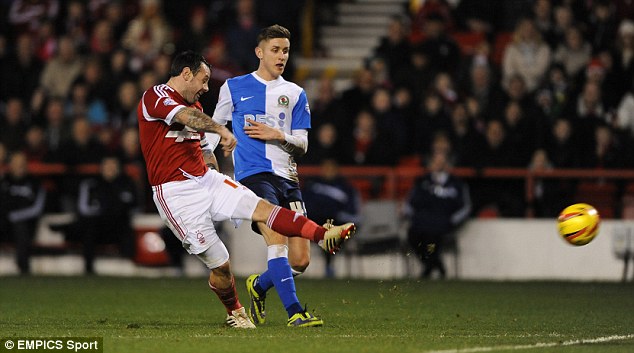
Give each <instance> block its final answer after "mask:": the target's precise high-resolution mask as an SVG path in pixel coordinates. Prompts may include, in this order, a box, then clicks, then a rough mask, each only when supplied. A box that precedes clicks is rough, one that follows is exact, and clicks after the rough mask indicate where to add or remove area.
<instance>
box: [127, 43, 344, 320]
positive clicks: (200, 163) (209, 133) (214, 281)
mask: <svg viewBox="0 0 634 353" xmlns="http://www.w3.org/2000/svg"><path fill="white" fill-rule="evenodd" d="M210 77H211V65H209V63H207V61H206V60H205V59H204V57H203V56H202V55H200V54H197V53H194V52H191V51H187V52H183V53H180V54H178V55H177V56H176V57H175V58H174V60H173V62H172V66H171V69H170V79H169V80H168V82H167V83H166V84H160V85H157V86H154V87H151V88H150V89H148V90H147V91H146V92H145V93H144V94H143V97H142V98H141V102H139V106H138V108H137V116H138V122H139V140H140V143H141V150H142V151H143V156H144V158H145V162H146V166H147V173H148V179H149V182H150V185H152V191H153V198H154V203H155V204H156V207H157V209H158V211H159V214H160V216H161V218H162V219H163V221H164V222H165V224H166V225H167V226H168V227H169V228H170V229H171V230H172V232H173V233H174V235H175V236H177V237H178V238H179V239H180V240H181V242H182V243H183V247H184V248H185V250H187V252H189V253H190V254H193V255H196V256H197V257H198V258H199V259H200V260H201V261H202V262H203V263H205V265H206V266H207V268H209V269H210V274H209V287H210V288H211V289H212V290H213V291H214V292H215V293H216V294H217V295H218V297H219V298H220V301H221V302H222V303H223V304H224V305H225V308H226V309H227V317H226V323H227V324H228V325H229V326H231V327H237V328H255V325H253V323H252V322H251V321H250V320H249V318H248V316H247V314H246V312H245V310H244V307H243V306H242V304H240V301H239V299H238V295H237V293H236V289H235V281H234V278H233V274H232V272H231V267H230V265H229V253H228V251H227V248H226V247H225V245H224V244H223V243H222V241H221V240H220V239H219V238H218V234H217V233H216V229H215V228H214V223H213V222H214V221H224V220H232V221H238V220H251V221H255V222H264V223H266V225H267V226H268V227H270V228H271V229H273V230H275V231H277V232H278V233H280V234H282V235H285V236H300V237H302V238H306V239H310V240H312V241H315V242H317V243H319V245H320V246H321V247H322V248H323V249H324V250H326V251H328V252H331V253H334V252H335V251H337V250H338V249H339V247H340V246H341V244H342V243H343V242H344V241H345V240H346V239H348V238H349V237H350V236H352V235H353V234H354V232H355V230H356V227H355V225H354V224H353V223H346V224H344V225H340V226H334V227H332V228H329V229H326V228H324V227H322V226H320V225H318V224H316V223H315V222H313V221H311V220H309V219H308V218H306V217H304V216H303V215H301V214H299V213H296V212H294V211H291V210H289V209H286V208H282V207H279V206H274V205H272V204H271V203H269V202H268V201H266V200H263V199H261V198H259V197H257V196H256V195H255V194H254V193H253V192H252V191H251V190H249V189H248V188H246V187H244V186H242V185H240V184H239V183H237V182H236V181H234V180H233V179H231V178H229V177H227V176H226V175H224V174H221V173H219V172H218V165H217V161H216V157H215V155H214V153H213V151H214V149H215V147H216V146H217V145H218V143H219V144H220V146H221V148H222V150H223V151H224V153H225V155H228V154H229V153H231V152H232V151H233V149H234V148H235V146H236V139H235V137H234V136H233V134H232V133H231V132H230V131H229V130H228V129H227V128H226V127H224V126H222V125H219V124H217V123H215V122H214V121H213V120H212V119H211V117H209V116H208V115H206V114H205V113H203V109H202V106H201V105H200V103H199V102H198V99H199V98H200V96H201V95H202V94H204V93H206V92H207V91H209V86H208V81H209V79H210Z"/></svg>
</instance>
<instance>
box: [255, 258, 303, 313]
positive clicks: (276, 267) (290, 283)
mask: <svg viewBox="0 0 634 353" xmlns="http://www.w3.org/2000/svg"><path fill="white" fill-rule="evenodd" d="M268 266H269V268H268V270H266V271H265V272H264V273H262V274H261V275H260V277H259V278H258V281H257V283H256V284H255V286H254V288H255V290H256V291H257V292H258V294H260V295H261V296H265V295H266V291H268V290H269V289H270V288H271V287H273V286H274V287H275V290H276V291H277V294H278V295H279V297H280V300H281V301H282V304H283V305H284V308H286V311H287V312H288V317H291V316H293V315H295V314H297V313H299V312H302V311H304V310H303V309H302V306H301V305H300V304H299V299H297V295H296V290H295V280H294V279H293V273H292V272H291V266H290V265H289V264H288V257H276V258H273V259H270V260H269V261H268Z"/></svg>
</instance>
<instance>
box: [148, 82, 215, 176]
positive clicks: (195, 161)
mask: <svg viewBox="0 0 634 353" xmlns="http://www.w3.org/2000/svg"><path fill="white" fill-rule="evenodd" d="M185 107H192V108H196V109H199V110H200V111H202V110H203V108H202V106H201V104H200V103H199V102H196V103H194V104H191V105H190V104H188V103H187V102H186V101H185V99H184V98H183V97H182V96H181V95H180V94H179V93H178V92H176V91H175V90H174V89H173V88H172V87H170V86H168V85H166V84H161V85H158V86H154V87H152V88H150V89H148V90H147V91H145V93H143V97H142V98H141V102H139V106H138V107H137V118H138V121H139V141H140V143H141V150H142V151H143V157H144V158H145V164H146V166H147V175H148V179H149V181H150V185H159V184H163V183H166V182H169V181H176V180H186V178H185V177H184V176H183V172H182V171H181V169H182V170H183V171H185V172H187V173H189V174H191V175H195V176H200V175H203V174H205V172H206V171H207V166H206V165H205V161H204V159H203V154H202V151H201V149H200V140H201V138H202V137H203V136H204V133H203V132H197V131H195V130H193V129H191V128H189V127H187V126H185V125H183V124H180V123H177V122H174V121H173V119H174V115H176V113H177V112H178V111H179V110H181V109H183V108H185Z"/></svg>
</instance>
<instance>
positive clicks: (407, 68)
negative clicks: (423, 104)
mask: <svg viewBox="0 0 634 353" xmlns="http://www.w3.org/2000/svg"><path fill="white" fill-rule="evenodd" d="M434 76H435V71H434V69H433V68H432V67H431V65H430V63H429V56H428V55H427V54H426V53H425V52H424V51H423V50H422V49H421V48H418V47H414V48H412V50H411V53H410V56H409V62H408V64H407V65H404V66H403V67H401V68H399V70H398V71H397V72H396V74H395V76H394V77H392V80H393V82H394V85H396V86H406V87H410V88H411V90H412V96H413V97H417V98H419V97H422V96H423V94H424V92H425V91H426V90H427V88H428V87H429V85H430V84H431V82H432V79H433V78H434Z"/></svg>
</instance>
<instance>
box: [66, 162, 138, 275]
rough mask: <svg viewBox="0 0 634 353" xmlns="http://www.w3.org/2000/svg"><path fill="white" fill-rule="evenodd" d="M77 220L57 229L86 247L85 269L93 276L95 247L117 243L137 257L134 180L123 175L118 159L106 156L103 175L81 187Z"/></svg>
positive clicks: (84, 252) (125, 251) (102, 166)
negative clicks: (134, 229) (132, 218)
mask: <svg viewBox="0 0 634 353" xmlns="http://www.w3.org/2000/svg"><path fill="white" fill-rule="evenodd" d="M77 200H78V201H77V220H76V221H75V222H74V223H71V224H69V225H65V226H57V227H58V228H59V229H62V230H63V231H64V232H65V235H66V239H67V240H70V241H80V242H81V243H82V245H83V255H84V269H85V272H86V273H87V274H93V273H94V272H95V268H94V258H95V247H96V246H97V245H99V244H116V245H118V246H119V249H120V251H121V253H122V254H123V255H124V256H125V257H127V258H132V257H133V256H134V232H133V230H132V220H131V216H132V212H133V210H134V208H135V207H136V204H137V199H136V189H135V186H134V183H133V182H132V180H130V178H129V177H127V176H126V175H125V174H124V173H122V172H121V166H120V163H119V160H118V159H117V158H115V157H110V156H106V157H104V158H103V159H102V160H101V168H100V174H99V176H98V177H96V178H87V179H84V180H82V181H81V183H80V184H79V195H78V198H77Z"/></svg>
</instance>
